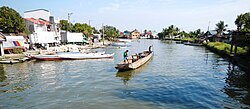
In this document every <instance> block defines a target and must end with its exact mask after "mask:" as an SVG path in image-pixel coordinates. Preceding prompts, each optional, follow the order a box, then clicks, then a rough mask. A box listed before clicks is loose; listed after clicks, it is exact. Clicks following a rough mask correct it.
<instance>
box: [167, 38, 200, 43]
mask: <svg viewBox="0 0 250 109" xmlns="http://www.w3.org/2000/svg"><path fill="white" fill-rule="evenodd" d="M164 40H173V41H181V42H194V41H195V38H165V39H164Z"/></svg>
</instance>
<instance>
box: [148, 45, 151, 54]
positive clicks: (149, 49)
mask: <svg viewBox="0 0 250 109" xmlns="http://www.w3.org/2000/svg"><path fill="white" fill-rule="evenodd" d="M148 51H149V53H151V52H152V45H150V46H149V48H148Z"/></svg>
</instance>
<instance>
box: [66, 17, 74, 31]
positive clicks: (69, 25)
mask: <svg viewBox="0 0 250 109" xmlns="http://www.w3.org/2000/svg"><path fill="white" fill-rule="evenodd" d="M72 14H73V13H68V23H69V27H68V26H67V31H68V30H69V29H68V28H70V16H71V15H72Z"/></svg>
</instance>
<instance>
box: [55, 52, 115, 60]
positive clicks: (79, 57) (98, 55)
mask: <svg viewBox="0 0 250 109" xmlns="http://www.w3.org/2000/svg"><path fill="white" fill-rule="evenodd" d="M113 56H114V53H112V54H105V53H81V54H63V55H59V57H61V58H62V59H67V60H82V59H102V58H113Z"/></svg>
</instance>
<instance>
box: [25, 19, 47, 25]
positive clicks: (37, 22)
mask: <svg viewBox="0 0 250 109" xmlns="http://www.w3.org/2000/svg"><path fill="white" fill-rule="evenodd" d="M25 19H26V20H28V21H31V22H33V23H35V24H45V25H49V22H48V21H46V20H41V19H35V18H25Z"/></svg>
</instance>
